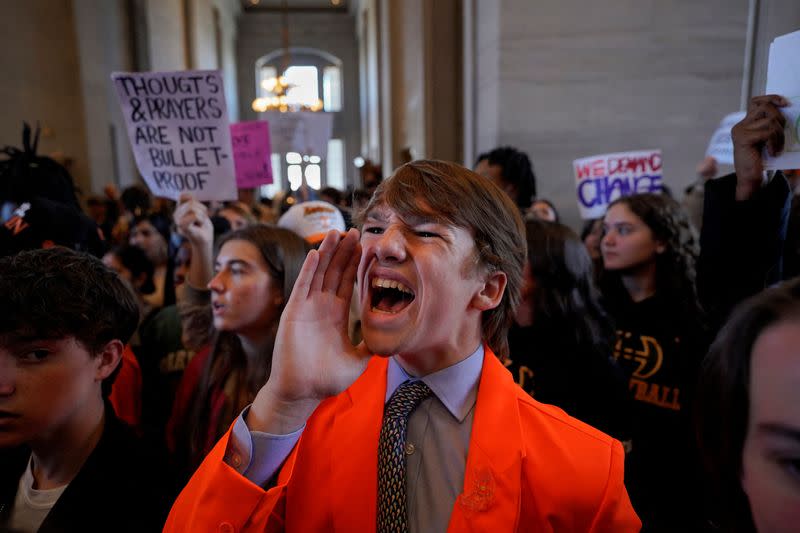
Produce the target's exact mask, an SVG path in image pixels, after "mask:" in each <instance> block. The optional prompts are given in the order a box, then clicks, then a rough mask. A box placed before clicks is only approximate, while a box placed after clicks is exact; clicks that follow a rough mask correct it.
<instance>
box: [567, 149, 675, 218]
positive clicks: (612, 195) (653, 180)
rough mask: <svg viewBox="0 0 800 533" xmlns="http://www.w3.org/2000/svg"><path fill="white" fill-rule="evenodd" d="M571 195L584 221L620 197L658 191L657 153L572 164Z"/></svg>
mask: <svg viewBox="0 0 800 533" xmlns="http://www.w3.org/2000/svg"><path fill="white" fill-rule="evenodd" d="M572 168H573V170H574V172H575V193H576V195H577V199H578V208H579V209H580V212H581V218H583V219H584V220H587V219H591V218H598V217H601V216H603V215H604V214H605V212H606V208H608V204H610V203H611V202H613V201H614V200H616V199H617V198H619V197H620V196H628V195H631V194H636V193H641V192H660V191H661V189H662V182H661V179H662V158H661V150H636V151H631V152H617V153H613V154H602V155H593V156H590V157H584V158H581V159H576V160H575V161H573V162H572Z"/></svg>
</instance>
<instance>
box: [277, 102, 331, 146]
mask: <svg viewBox="0 0 800 533" xmlns="http://www.w3.org/2000/svg"><path fill="white" fill-rule="evenodd" d="M263 116H265V117H266V119H267V120H268V121H269V127H270V140H271V141H272V149H273V150H275V151H276V152H279V153H285V152H297V153H299V154H301V155H317V156H319V157H323V158H324V157H326V156H327V155H328V141H329V140H330V138H331V134H332V132H333V114H331V113H313V112H310V111H298V112H295V113H280V112H277V111H275V112H269V113H263Z"/></svg>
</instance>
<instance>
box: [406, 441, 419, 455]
mask: <svg viewBox="0 0 800 533" xmlns="http://www.w3.org/2000/svg"><path fill="white" fill-rule="evenodd" d="M416 450H417V448H416V447H415V446H414V445H413V444H412V443H410V442H406V455H414V452H415V451H416Z"/></svg>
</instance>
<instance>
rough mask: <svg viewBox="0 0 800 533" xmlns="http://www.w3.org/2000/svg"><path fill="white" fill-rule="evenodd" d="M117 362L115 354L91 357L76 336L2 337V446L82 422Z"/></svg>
mask: <svg viewBox="0 0 800 533" xmlns="http://www.w3.org/2000/svg"><path fill="white" fill-rule="evenodd" d="M114 342H117V343H118V344H119V341H114ZM121 348H122V345H121V344H120V345H119V350H120V353H121ZM118 363H119V356H118V355H117V356H116V357H113V356H112V357H106V356H105V355H97V356H95V357H93V356H92V355H91V354H90V352H89V350H87V349H86V348H85V347H84V346H83V344H81V343H80V342H79V341H77V340H76V339H75V338H74V337H66V338H62V339H45V340H35V339H33V340H32V339H8V338H3V339H0V449H2V448H9V447H12V446H19V445H21V444H31V445H35V444H36V442H37V441H39V440H46V439H53V438H58V435H59V434H63V432H64V431H69V429H68V428H70V427H73V428H74V427H80V424H81V420H82V416H83V415H84V414H85V413H91V408H93V407H94V408H96V407H97V405H96V403H94V404H93V402H99V403H101V402H102V395H101V382H102V380H103V379H105V378H107V377H108V376H109V375H110V374H111V372H112V371H113V370H114V369H115V368H116V366H117V364H118Z"/></svg>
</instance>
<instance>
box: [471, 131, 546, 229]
mask: <svg viewBox="0 0 800 533" xmlns="http://www.w3.org/2000/svg"><path fill="white" fill-rule="evenodd" d="M475 172H477V173H478V174H480V175H481V176H483V177H485V178H488V179H490V180H491V181H492V182H493V183H494V184H495V185H497V186H498V187H500V188H501V189H503V191H505V193H506V194H508V196H509V197H510V198H511V200H512V201H513V202H514V203H515V204H516V205H517V207H518V208H519V210H520V212H523V213H524V212H525V211H526V210H527V209H528V208H529V207H530V206H531V203H532V202H533V200H534V198H536V175H535V174H534V173H533V165H532V164H531V160H530V158H528V154H526V153H525V152H522V151H520V150H517V149H516V148H512V147H510V146H502V147H499V148H495V149H494V150H491V151H490V152H487V153H484V154H481V155H479V156H478V160H477V161H476V162H475Z"/></svg>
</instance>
